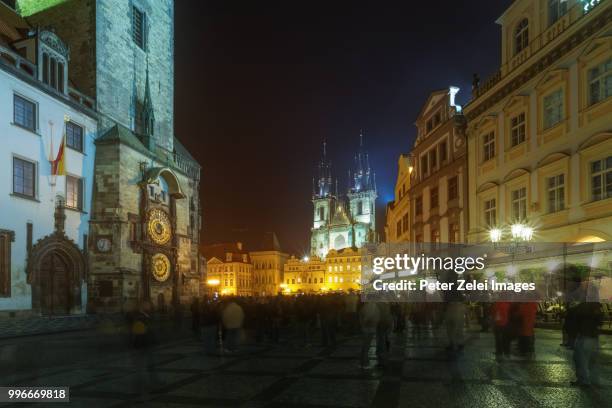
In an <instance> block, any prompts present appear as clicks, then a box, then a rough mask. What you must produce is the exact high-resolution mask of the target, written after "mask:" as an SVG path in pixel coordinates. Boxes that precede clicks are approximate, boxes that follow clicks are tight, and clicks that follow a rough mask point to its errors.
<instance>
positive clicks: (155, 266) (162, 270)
mask: <svg viewBox="0 0 612 408" xmlns="http://www.w3.org/2000/svg"><path fill="white" fill-rule="evenodd" d="M151 272H152V273H153V277H154V278H155V280H156V281H158V282H165V281H167V280H168V277H169V276H170V260H169V259H168V257H167V256H166V255H164V254H155V255H153V257H152V258H151Z"/></svg>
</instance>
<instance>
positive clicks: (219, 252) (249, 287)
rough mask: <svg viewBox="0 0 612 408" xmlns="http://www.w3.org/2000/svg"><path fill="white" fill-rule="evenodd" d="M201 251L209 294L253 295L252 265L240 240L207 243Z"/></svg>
mask: <svg viewBox="0 0 612 408" xmlns="http://www.w3.org/2000/svg"><path fill="white" fill-rule="evenodd" d="M202 253H203V254H204V257H205V258H206V272H207V276H206V283H207V287H208V294H209V295H214V294H216V295H221V296H252V295H253V265H252V263H251V258H250V256H249V253H248V252H247V251H245V250H243V249H242V243H241V242H236V243H229V244H214V245H208V246H205V247H204V248H203V249H202Z"/></svg>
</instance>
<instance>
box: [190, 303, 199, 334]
mask: <svg viewBox="0 0 612 408" xmlns="http://www.w3.org/2000/svg"><path fill="white" fill-rule="evenodd" d="M200 309H201V307H200V299H198V298H197V297H194V298H193V300H192V301H191V330H192V331H193V334H194V335H195V336H196V337H197V338H199V337H200V327H201V323H200V313H201V310H200Z"/></svg>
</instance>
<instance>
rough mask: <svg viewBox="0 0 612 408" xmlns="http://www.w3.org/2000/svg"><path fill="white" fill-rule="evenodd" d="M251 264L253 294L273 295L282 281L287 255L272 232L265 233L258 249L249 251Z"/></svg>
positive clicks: (278, 289) (276, 292)
mask: <svg viewBox="0 0 612 408" xmlns="http://www.w3.org/2000/svg"><path fill="white" fill-rule="evenodd" d="M249 255H250V257H251V262H252V264H253V294H254V295H255V296H273V295H277V294H278V292H279V291H280V289H281V288H280V285H281V283H283V269H284V267H285V264H286V263H287V259H288V258H289V255H287V254H285V253H283V252H282V251H281V248H280V244H279V242H278V239H277V238H276V235H275V234H274V233H268V234H266V237H265V239H264V242H263V243H262V245H261V250H260V251H251V252H250V253H249Z"/></svg>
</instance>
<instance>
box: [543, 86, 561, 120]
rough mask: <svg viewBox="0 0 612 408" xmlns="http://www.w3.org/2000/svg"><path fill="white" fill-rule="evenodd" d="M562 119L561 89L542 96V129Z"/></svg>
mask: <svg viewBox="0 0 612 408" xmlns="http://www.w3.org/2000/svg"><path fill="white" fill-rule="evenodd" d="M562 120H563V90H562V89H557V90H556V91H554V92H552V93H551V94H549V95H547V96H546V97H544V129H548V128H551V127H553V126H555V125H556V124H557V123H559V122H561V121H562Z"/></svg>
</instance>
